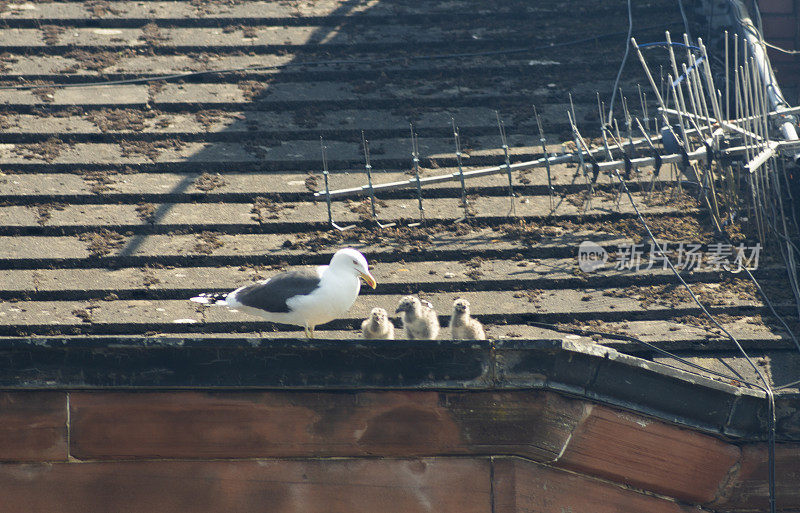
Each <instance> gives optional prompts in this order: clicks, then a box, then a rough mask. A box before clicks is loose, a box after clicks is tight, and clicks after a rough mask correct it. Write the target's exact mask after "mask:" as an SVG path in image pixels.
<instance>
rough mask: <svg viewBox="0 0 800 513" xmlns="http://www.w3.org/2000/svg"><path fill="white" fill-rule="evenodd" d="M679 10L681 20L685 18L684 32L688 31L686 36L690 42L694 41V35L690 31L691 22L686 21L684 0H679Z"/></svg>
mask: <svg viewBox="0 0 800 513" xmlns="http://www.w3.org/2000/svg"><path fill="white" fill-rule="evenodd" d="M678 8H680V10H681V18H683V30H685V31H686V36H687V37H688V38H689V41H691V40H692V33H691V32H690V31H689V20H687V19H686V12H685V11H684V10H683V0H678Z"/></svg>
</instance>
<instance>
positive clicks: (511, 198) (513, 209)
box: [494, 111, 517, 216]
mask: <svg viewBox="0 0 800 513" xmlns="http://www.w3.org/2000/svg"><path fill="white" fill-rule="evenodd" d="M494 115H495V116H496V117H497V128H498V129H499V130H500V141H501V142H502V143H503V146H502V147H503V153H504V154H505V159H506V174H507V175H508V199H509V201H510V202H511V205H510V208H509V210H508V214H507V215H512V216H515V215H517V209H516V206H515V205H514V183H513V179H512V177H511V159H510V158H509V156H508V139H506V127H505V125H504V124H503V121H502V120H501V119H500V113H499V112H498V111H494Z"/></svg>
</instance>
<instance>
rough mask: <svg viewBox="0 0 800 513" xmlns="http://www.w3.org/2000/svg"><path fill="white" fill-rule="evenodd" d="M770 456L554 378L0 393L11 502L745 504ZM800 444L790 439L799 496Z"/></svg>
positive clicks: (169, 507) (198, 506) (352, 512)
mask: <svg viewBox="0 0 800 513" xmlns="http://www.w3.org/2000/svg"><path fill="white" fill-rule="evenodd" d="M765 460H766V456H765V451H764V448H763V446H761V445H758V444H756V445H749V446H746V447H744V448H740V447H738V446H736V445H733V444H730V443H726V442H724V441H721V440H719V439H717V438H714V437H711V436H708V435H705V434H701V433H698V432H694V431H690V430H687V429H683V428H678V427H676V426H672V425H669V424H666V423H663V422H660V421H656V420H653V419H650V418H647V417H643V416H640V415H637V414H633V413H629V412H624V411H621V410H616V409H612V408H607V407H604V406H599V405H595V404H592V403H588V402H586V401H583V400H577V399H571V398H567V397H564V396H561V395H559V394H555V393H553V392H545V391H482V392H436V391H360V392H307V391H270V392H254V391H226V392H217V391H181V392H155V391H151V392H144V391H138V392H124V391H123V392H120V391H116V392H111V391H75V392H64V391H24V392H23V391H19V392H14V391H11V392H2V393H0V462H3V463H2V464H0V492H1V493H0V503H2V504H0V511H3V512H4V513H15V512H26V513H28V512H39V511H42V512H44V511H48V512H76V513H77V512H82V513H91V512H100V511H103V512H107V511H115V512H151V511H159V512H185V511H192V512H193V513H202V512H206V511H209V512H210V511H225V512H235V511H247V512H255V511H270V512H303V513H309V512H317V511H319V512H326V513H330V512H340V511H341V512H347V513H358V512H362V511H363V512H367V511H369V512H376V511H381V512H395V511H396V512H398V513H399V512H403V513H413V512H417V511H437V512H448V511H453V512H456V511H457V512H461V513H469V512H475V513H478V512H481V513H488V512H491V511H494V512H498V513H502V512H509V513H510V512H516V511H536V512H540V511H541V512H549V511H554V512H556V511H572V512H573V513H579V512H593V513H604V512H613V511H632V512H635V511H642V512H644V511H648V512H656V513H659V512H688V511H697V508H696V506H689V505H690V504H692V505H697V504H702V505H706V506H707V507H709V508H713V509H715V510H717V511H735V510H739V509H752V508H762V509H763V507H764V505H765V504H766V498H765V497H764V493H765V490H766V484H765V481H764V480H765V478H766V466H765V463H764V462H765ZM799 460H800V444H783V445H780V446H779V449H778V476H779V477H780V480H779V482H778V493H779V504H780V505H781V507H782V509H785V510H789V509H792V508H798V507H800V489H798V487H797V486H796V483H797V482H798V481H800V463H798V461H799ZM578 491H579V492H580V493H576V492H578ZM654 494H658V495H657V496H656V495H654ZM676 501H677V502H676Z"/></svg>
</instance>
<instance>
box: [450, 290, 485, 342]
mask: <svg viewBox="0 0 800 513" xmlns="http://www.w3.org/2000/svg"><path fill="white" fill-rule="evenodd" d="M450 331H451V333H452V336H453V340H486V334H485V333H484V332H483V326H482V325H481V323H480V321H478V319H473V318H472V317H470V316H469V301H467V300H466V299H456V301H455V302H454V303H453V315H451V316H450Z"/></svg>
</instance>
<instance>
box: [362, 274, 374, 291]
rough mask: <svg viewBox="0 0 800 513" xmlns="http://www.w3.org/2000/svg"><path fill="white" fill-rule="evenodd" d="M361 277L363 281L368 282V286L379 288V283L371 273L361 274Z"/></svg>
mask: <svg viewBox="0 0 800 513" xmlns="http://www.w3.org/2000/svg"><path fill="white" fill-rule="evenodd" d="M359 274H360V275H361V279H363V280H364V282H366V284H367V285H369V286H370V287H372V288H373V289H374V288H375V287H377V286H378V282H377V281H375V277H374V276H372V275H371V274H370V273H369V272H367V273H359Z"/></svg>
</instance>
